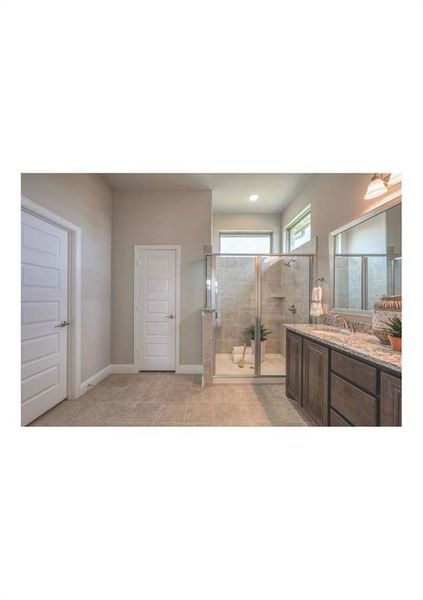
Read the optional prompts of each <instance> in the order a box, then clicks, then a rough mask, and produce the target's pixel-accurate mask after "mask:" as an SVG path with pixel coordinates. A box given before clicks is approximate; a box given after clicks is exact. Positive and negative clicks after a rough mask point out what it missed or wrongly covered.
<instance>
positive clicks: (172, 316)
mask: <svg viewBox="0 0 423 600" xmlns="http://www.w3.org/2000/svg"><path fill="white" fill-rule="evenodd" d="M174 318H175V315H166V319H174Z"/></svg>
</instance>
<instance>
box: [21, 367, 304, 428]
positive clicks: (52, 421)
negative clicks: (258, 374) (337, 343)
mask: <svg viewBox="0 0 423 600" xmlns="http://www.w3.org/2000/svg"><path fill="white" fill-rule="evenodd" d="M30 425H31V426H33V427H70V426H73V427H86V426H90V427H102V426H121V427H124V426H139V427H144V426H157V427H162V426H182V427H192V426H213V425H215V426H245V427H247V426H268V427H269V426H282V427H295V426H298V427H299V426H303V427H304V426H311V425H313V424H312V422H311V421H310V418H309V417H308V416H307V414H306V413H305V412H304V411H303V410H302V408H301V407H300V406H298V405H297V404H296V403H295V402H293V401H291V400H290V399H289V398H287V397H286V395H285V385H284V384H261V385H250V384H247V383H245V384H238V385H237V384H220V385H212V386H209V387H206V388H203V387H202V386H201V377H199V376H197V375H175V374H174V373H137V374H133V375H126V374H125V375H109V376H108V377H106V378H105V379H103V381H101V382H100V383H98V384H97V385H96V386H94V387H93V388H92V389H91V390H89V391H88V392H87V393H86V394H84V395H83V396H81V397H80V398H78V399H77V400H64V401H63V402H61V403H60V404H58V405H57V406H55V407H54V408H52V409H51V410H49V411H48V412H47V413H45V414H44V415H42V416H41V417H39V418H38V419H36V420H35V421H33V422H32V423H31V424H30Z"/></svg>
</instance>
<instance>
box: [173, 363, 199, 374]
mask: <svg viewBox="0 0 423 600" xmlns="http://www.w3.org/2000/svg"><path fill="white" fill-rule="evenodd" d="M175 372H176V373H185V374H186V375H201V374H202V373H203V365H179V366H178V367H176V370H175Z"/></svg>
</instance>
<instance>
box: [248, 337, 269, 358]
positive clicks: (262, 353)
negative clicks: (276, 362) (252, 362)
mask: <svg viewBox="0 0 423 600" xmlns="http://www.w3.org/2000/svg"><path fill="white" fill-rule="evenodd" d="M260 345H261V348H260V362H263V361H264V359H265V357H266V340H265V341H264V342H260ZM251 348H252V349H253V356H254V348H255V341H254V340H251Z"/></svg>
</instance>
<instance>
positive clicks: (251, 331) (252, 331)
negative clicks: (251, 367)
mask: <svg viewBox="0 0 423 600" xmlns="http://www.w3.org/2000/svg"><path fill="white" fill-rule="evenodd" d="M271 333H272V332H271V331H270V330H269V329H266V327H265V326H264V325H261V326H260V342H261V343H260V353H261V357H260V358H261V362H263V361H264V357H265V355H266V340H267V336H268V335H270V334H271ZM244 335H245V337H246V338H247V339H249V340H250V342H251V348H252V350H253V354H254V340H255V338H256V326H255V325H250V326H249V327H247V328H246V329H244Z"/></svg>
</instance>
